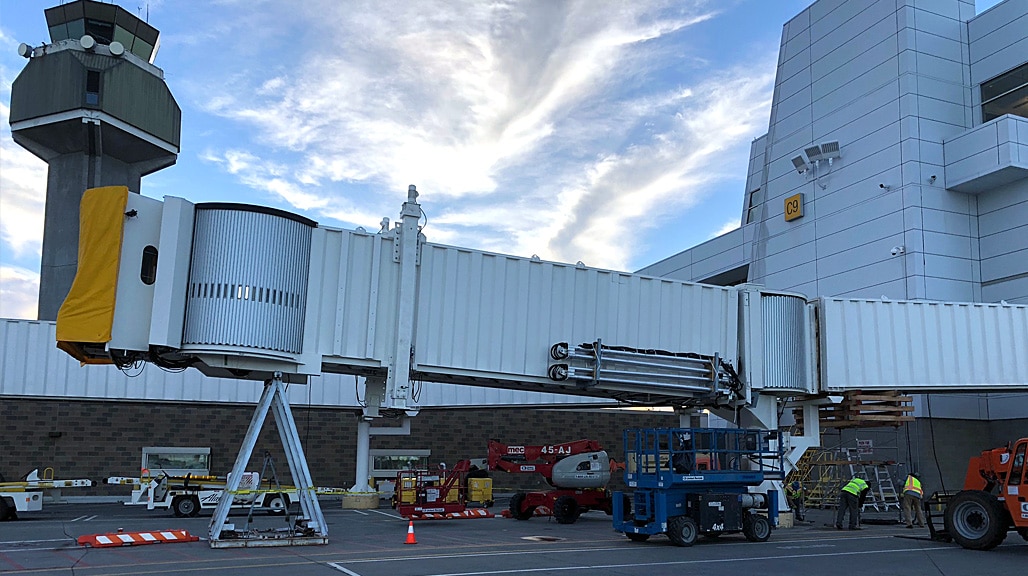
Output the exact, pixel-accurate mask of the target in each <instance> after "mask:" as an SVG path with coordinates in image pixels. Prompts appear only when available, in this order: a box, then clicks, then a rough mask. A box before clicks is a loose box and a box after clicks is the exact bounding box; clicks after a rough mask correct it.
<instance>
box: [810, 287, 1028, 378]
mask: <svg viewBox="0 0 1028 576" xmlns="http://www.w3.org/2000/svg"><path fill="white" fill-rule="evenodd" d="M819 308H820V310H819V320H818V322H819V324H820V331H821V337H820V346H821V351H820V355H821V388H822V389H823V390H829V391H835V390H853V389H895V390H911V391H916V390H918V389H920V390H924V389H939V390H968V391H970V390H973V389H974V388H978V389H979V390H984V389H1003V388H1024V387H1025V386H1028V306H1003V305H998V304H964V303H949V302H921V301H917V302H907V301H899V302H890V301H881V300H845V299H836V298H821V299H820V300H819Z"/></svg>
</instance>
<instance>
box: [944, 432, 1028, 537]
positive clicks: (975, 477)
mask: <svg viewBox="0 0 1028 576" xmlns="http://www.w3.org/2000/svg"><path fill="white" fill-rule="evenodd" d="M1026 451H1028V437H1026V438H1021V439H1020V440H1018V441H1016V442H1015V443H1014V445H1013V447H1012V448H1011V446H1010V445H1009V444H1008V445H1007V446H1005V447H1003V448H995V449H992V450H986V451H984V452H982V453H981V455H980V456H976V457H974V458H971V460H970V461H969V462H968V465H967V474H966V476H965V477H964V489H963V490H961V491H960V492H957V493H956V494H953V495H951V496H949V497H948V498H947V499H946V509H945V513H944V514H945V516H944V518H945V524H944V526H945V531H943V532H939V531H936V530H934V529H933V531H932V532H933V534H932V536H933V538H935V539H938V540H947V541H948V540H950V539H952V540H954V541H956V543H957V544H960V545H961V546H963V547H964V548H970V549H972V550H990V549H992V548H995V547H996V546H999V545H1000V544H1001V543H1002V542H1003V540H1005V539H1006V537H1007V533H1008V532H1009V531H1010V530H1016V531H1017V533H1018V534H1020V535H1021V537H1022V538H1024V539H1025V540H1028V465H1026V463H1025V452H1026Z"/></svg>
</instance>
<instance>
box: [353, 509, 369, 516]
mask: <svg viewBox="0 0 1028 576" xmlns="http://www.w3.org/2000/svg"><path fill="white" fill-rule="evenodd" d="M350 512H356V513H358V514H360V515H361V516H367V515H368V513H367V512H361V511H360V510H350Z"/></svg>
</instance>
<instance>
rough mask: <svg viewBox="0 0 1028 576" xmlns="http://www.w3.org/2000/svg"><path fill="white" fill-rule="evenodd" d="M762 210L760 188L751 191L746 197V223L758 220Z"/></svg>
mask: <svg viewBox="0 0 1028 576" xmlns="http://www.w3.org/2000/svg"><path fill="white" fill-rule="evenodd" d="M759 209H760V188H757V189H756V190H753V191H751V192H750V193H749V194H747V195H746V223H747V224H749V223H750V222H753V221H754V220H756V219H757V214H758V210H759Z"/></svg>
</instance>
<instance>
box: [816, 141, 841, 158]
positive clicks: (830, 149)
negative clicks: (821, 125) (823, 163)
mask: <svg viewBox="0 0 1028 576" xmlns="http://www.w3.org/2000/svg"><path fill="white" fill-rule="evenodd" d="M820 148H821V156H822V158H826V159H827V160H828V161H829V162H831V160H832V159H833V158H838V157H839V141H838V140H832V141H830V142H822V143H821V146H820Z"/></svg>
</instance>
